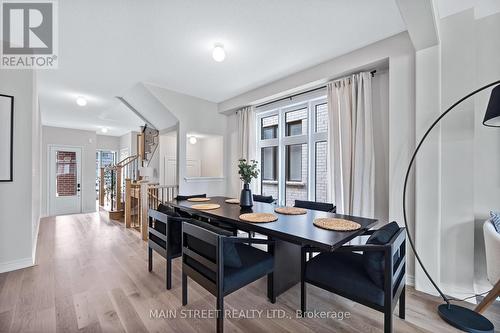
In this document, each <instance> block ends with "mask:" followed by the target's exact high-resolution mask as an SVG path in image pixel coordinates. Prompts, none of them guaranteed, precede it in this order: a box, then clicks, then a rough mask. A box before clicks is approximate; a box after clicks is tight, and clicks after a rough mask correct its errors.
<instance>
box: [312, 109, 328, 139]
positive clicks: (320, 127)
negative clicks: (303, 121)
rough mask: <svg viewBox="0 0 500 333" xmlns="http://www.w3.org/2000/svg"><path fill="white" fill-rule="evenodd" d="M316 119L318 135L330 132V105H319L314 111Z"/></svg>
mask: <svg viewBox="0 0 500 333" xmlns="http://www.w3.org/2000/svg"><path fill="white" fill-rule="evenodd" d="M314 114H315V119H316V129H315V130H316V133H320V132H326V131H327V130H328V104H326V103H324V104H318V105H316V106H315V110H314Z"/></svg>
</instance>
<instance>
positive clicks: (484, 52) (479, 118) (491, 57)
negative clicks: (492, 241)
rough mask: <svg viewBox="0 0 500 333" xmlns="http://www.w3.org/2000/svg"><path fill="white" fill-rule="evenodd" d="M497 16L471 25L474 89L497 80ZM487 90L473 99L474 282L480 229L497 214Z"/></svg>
mask: <svg viewBox="0 0 500 333" xmlns="http://www.w3.org/2000/svg"><path fill="white" fill-rule="evenodd" d="M499 31H500V14H495V15H491V16H488V17H484V18H482V19H480V20H477V21H475V28H474V43H475V45H474V50H475V64H476V72H475V75H476V79H475V83H476V86H477V87H479V86H482V85H485V84H487V83H490V82H493V81H496V80H499V79H500V56H499V54H500V38H499V34H498V32H499ZM490 92H491V88H490V89H488V90H487V91H486V92H484V93H482V94H480V95H477V96H476V97H475V98H474V109H475V118H474V134H475V136H474V157H473V160H474V235H475V238H474V249H475V257H474V264H475V265H474V266H475V271H476V274H475V280H476V282H477V283H479V284H480V286H478V287H477V288H476V292H477V291H479V292H481V291H484V290H485V288H484V287H483V286H481V285H482V284H483V281H484V280H485V279H486V263H485V254H484V237H483V228H482V225H483V223H484V220H486V219H487V218H488V216H489V215H488V213H489V211H490V210H497V211H499V210H500V171H499V170H500V129H498V128H486V127H484V126H483V125H482V122H483V118H484V111H485V110H486V106H487V103H488V99H489V96H490Z"/></svg>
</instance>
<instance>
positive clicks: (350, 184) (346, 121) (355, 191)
mask: <svg viewBox="0 0 500 333" xmlns="http://www.w3.org/2000/svg"><path fill="white" fill-rule="evenodd" d="M327 95H328V121H329V126H328V151H329V155H328V196H329V197H328V200H329V201H330V202H334V203H335V204H336V205H337V211H338V212H339V213H341V214H348V215H357V216H366V217H371V216H373V215H374V195H375V156H374V155H375V153H374V142H373V118H372V117H373V115H372V87H371V74H370V73H368V72H363V73H359V74H354V75H352V76H349V77H346V78H343V79H340V80H336V81H333V82H330V83H328V84H327Z"/></svg>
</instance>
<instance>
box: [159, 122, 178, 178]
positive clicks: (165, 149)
mask: <svg viewBox="0 0 500 333" xmlns="http://www.w3.org/2000/svg"><path fill="white" fill-rule="evenodd" d="M159 159H160V163H159V170H160V171H159V182H160V184H162V185H177V183H178V178H177V173H178V172H177V131H174V132H173V133H168V134H164V135H160V148H159ZM169 161H170V162H169ZM170 164H174V165H173V166H170ZM168 173H170V174H168Z"/></svg>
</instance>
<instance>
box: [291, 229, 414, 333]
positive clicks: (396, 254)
mask: <svg viewBox="0 0 500 333" xmlns="http://www.w3.org/2000/svg"><path fill="white" fill-rule="evenodd" d="M366 234H368V235H370V237H369V238H368V240H367V242H366V244H365V245H347V246H343V247H340V248H339V249H336V250H335V251H333V252H324V250H322V249H318V248H312V247H303V248H302V256H301V262H302V265H301V302H300V303H301V313H306V284H307V283H308V284H312V285H314V286H316V287H319V288H321V289H324V290H327V291H330V292H332V293H335V294H337V295H340V296H342V297H345V298H348V299H350V300H352V301H355V302H357V303H360V304H363V305H365V306H367V307H370V308H372V309H375V310H377V311H380V312H383V313H384V332H386V333H389V332H392V312H393V310H394V307H395V306H396V303H397V302H398V300H399V317H400V318H401V319H404V318H405V283H406V272H405V271H406V233H405V228H400V227H399V225H398V224H397V223H396V222H391V223H389V224H386V225H385V226H383V227H382V228H380V229H378V230H375V231H368V232H367V233H366ZM313 251H314V252H320V254H318V255H317V256H315V257H314V258H312V259H311V260H309V261H306V253H307V252H313ZM360 252H361V253H360Z"/></svg>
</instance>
